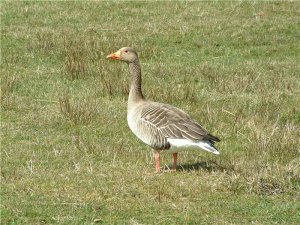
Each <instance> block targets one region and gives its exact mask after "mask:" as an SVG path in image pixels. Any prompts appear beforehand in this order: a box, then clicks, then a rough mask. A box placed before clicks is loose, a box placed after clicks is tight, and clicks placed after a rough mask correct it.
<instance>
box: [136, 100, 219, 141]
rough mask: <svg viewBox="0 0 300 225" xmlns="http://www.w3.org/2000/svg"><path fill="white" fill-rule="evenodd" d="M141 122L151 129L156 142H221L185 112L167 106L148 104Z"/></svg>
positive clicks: (142, 112) (142, 114) (154, 103)
mask: <svg viewBox="0 0 300 225" xmlns="http://www.w3.org/2000/svg"><path fill="white" fill-rule="evenodd" d="M140 120H141V121H140V122H141V123H142V124H144V125H145V126H147V127H151V130H152V131H153V134H155V136H156V140H161V141H162V140H163V143H166V140H167V139H168V138H172V139H188V140H191V141H195V142H196V141H201V140H208V141H210V142H215V141H220V140H219V138H217V137H215V136H213V135H211V134H209V133H208V132H207V131H206V130H205V129H204V128H203V127H202V126H201V125H200V124H198V123H197V122H196V121H194V120H193V119H192V118H191V117H190V116H189V115H188V114H186V113H185V112H184V111H182V110H180V109H178V108H176V107H174V106H171V105H167V104H161V103H156V102H148V104H147V106H146V107H144V108H143V110H142V111H141V114H140Z"/></svg>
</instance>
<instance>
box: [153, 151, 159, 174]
mask: <svg viewBox="0 0 300 225" xmlns="http://www.w3.org/2000/svg"><path fill="white" fill-rule="evenodd" d="M154 158H155V169H156V172H157V173H159V172H160V153H159V152H157V151H155V152H154Z"/></svg>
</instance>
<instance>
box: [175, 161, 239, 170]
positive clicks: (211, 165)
mask: <svg viewBox="0 0 300 225" xmlns="http://www.w3.org/2000/svg"><path fill="white" fill-rule="evenodd" d="M198 170H204V171H207V172H217V171H218V172H224V171H229V170H233V168H232V167H225V166H223V165H220V164H218V163H217V162H215V161H201V162H196V163H193V164H179V165H177V168H176V171H198Z"/></svg>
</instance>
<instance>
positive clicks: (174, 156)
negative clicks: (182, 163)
mask: <svg viewBox="0 0 300 225" xmlns="http://www.w3.org/2000/svg"><path fill="white" fill-rule="evenodd" d="M177 156H178V152H175V153H173V170H176V167H177Z"/></svg>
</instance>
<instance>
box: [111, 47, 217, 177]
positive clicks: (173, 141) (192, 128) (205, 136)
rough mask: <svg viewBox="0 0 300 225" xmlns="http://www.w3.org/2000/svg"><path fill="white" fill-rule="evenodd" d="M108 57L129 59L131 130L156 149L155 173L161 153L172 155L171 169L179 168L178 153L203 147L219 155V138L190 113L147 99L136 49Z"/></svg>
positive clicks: (128, 107) (125, 50) (121, 59)
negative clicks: (216, 144)
mask: <svg viewBox="0 0 300 225" xmlns="http://www.w3.org/2000/svg"><path fill="white" fill-rule="evenodd" d="M107 58H108V59H114V60H120V61H123V62H126V63H127V64H128V66H129V71H130V74H131V76H132V77H131V85H130V92H129V97H128V103H127V104H128V105H127V122H128V126H129V128H130V129H131V131H132V132H133V133H134V134H135V135H136V136H137V137H138V138H139V139H140V140H141V141H143V142H144V143H145V144H147V145H148V146H150V147H151V148H152V149H153V150H154V158H155V164H156V165H155V168H156V172H160V152H161V151H168V152H170V153H172V154H173V166H172V169H173V170H176V167H177V156H178V152H179V151H181V150H185V149H202V150H205V151H208V152H211V153H213V154H220V153H219V151H218V149H217V148H216V147H214V143H215V142H218V141H220V139H219V138H218V137H216V136H213V135H212V134H210V133H209V132H208V131H206V130H205V129H204V128H203V127H202V126H201V125H200V124H199V123H197V122H196V121H195V120H193V119H192V118H191V117H190V116H189V115H188V114H187V113H185V112H184V111H182V110H181V109H178V108H176V107H174V106H171V105H168V104H163V103H159V102H153V101H149V100H146V99H145V97H144V95H143V93H142V87H141V86H142V79H141V67H140V63H139V57H138V54H137V52H136V51H135V50H134V49H133V48H131V47H123V48H121V49H119V50H118V51H116V52H115V53H112V54H109V55H107Z"/></svg>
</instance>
